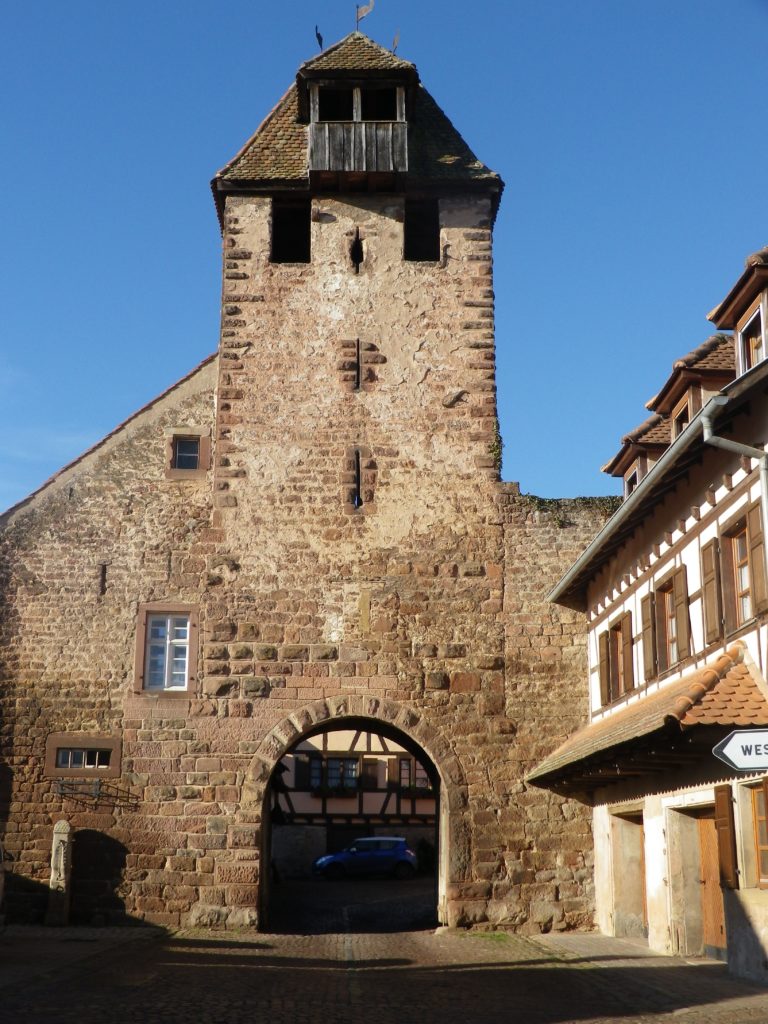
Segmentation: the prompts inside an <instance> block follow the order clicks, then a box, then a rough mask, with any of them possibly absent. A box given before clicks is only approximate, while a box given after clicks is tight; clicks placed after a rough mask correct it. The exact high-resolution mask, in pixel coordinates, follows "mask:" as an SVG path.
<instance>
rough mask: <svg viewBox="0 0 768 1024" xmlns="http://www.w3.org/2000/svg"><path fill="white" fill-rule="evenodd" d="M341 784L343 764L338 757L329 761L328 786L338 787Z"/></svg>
mask: <svg viewBox="0 0 768 1024" xmlns="http://www.w3.org/2000/svg"><path fill="white" fill-rule="evenodd" d="M340 784H341V762H340V761H339V759H338V758H337V757H331V758H329V759H328V785H329V786H332V787H334V788H335V787H337V786H339V785H340Z"/></svg>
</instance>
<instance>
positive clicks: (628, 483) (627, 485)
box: [624, 467, 640, 498]
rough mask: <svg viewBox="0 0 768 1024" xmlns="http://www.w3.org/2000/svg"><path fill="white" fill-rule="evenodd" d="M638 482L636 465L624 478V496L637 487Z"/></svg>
mask: <svg viewBox="0 0 768 1024" xmlns="http://www.w3.org/2000/svg"><path fill="white" fill-rule="evenodd" d="M639 483H640V474H639V472H638V470H637V467H635V469H633V470H632V472H631V473H630V474H629V475H628V476H626V477H625V478H624V497H625V498H628V497H629V496H630V494H631V493H632V492H633V491H634V490H636V489H637V485H638V484H639Z"/></svg>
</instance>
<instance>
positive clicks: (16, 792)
mask: <svg viewBox="0 0 768 1024" xmlns="http://www.w3.org/2000/svg"><path fill="white" fill-rule="evenodd" d="M213 190H214V196H215V199H216V204H217V208H218V211H219V215H220V220H221V225H222V232H223V256H224V268H223V304H222V326H221V340H220V346H219V351H218V353H217V355H215V356H214V357H211V358H210V359H209V360H206V361H205V362H204V363H203V364H202V365H201V366H200V367H198V368H197V369H196V370H194V371H193V372H192V373H190V374H189V375H188V376H187V377H185V378H183V379H182V380H181V381H180V382H179V383H178V384H177V385H175V386H174V387H173V388H171V389H169V391H167V392H166V393H165V394H164V395H161V396H160V397H159V398H158V399H157V400H156V401H154V402H152V403H150V405H149V406H147V407H146V408H145V409H143V410H141V411H140V412H138V413H137V414H136V415H135V416H134V417H132V418H131V419H130V420H129V421H127V423H125V424H123V425H122V426H121V427H119V428H117V430H116V431H114V432H113V433H112V434H111V435H109V436H108V437H107V438H105V439H104V441H102V442H100V443H99V444H98V445H96V446H95V447H94V448H93V449H92V450H91V451H89V452H87V453H85V454H84V455H83V456H82V457H81V458H80V459H78V460H76V461H75V462H74V463H72V464H71V465H70V466H68V467H65V468H64V469H63V470H62V471H61V472H60V473H59V474H57V475H56V476H55V477H54V478H53V479H52V480H51V481H49V482H48V483H47V484H45V485H44V486H43V487H42V488H41V489H40V490H39V491H37V492H35V493H34V494H33V495H31V496H30V497H29V498H27V499H25V501H24V502H22V503H20V504H19V505H18V506H16V507H15V508H14V509H11V510H9V512H7V513H6V514H5V515H4V516H3V517H1V518H0V528H1V531H2V532H1V533H0V541H1V542H2V549H1V551H2V559H3V561H2V566H1V568H2V575H1V577H0V579H1V582H2V585H3V601H4V614H3V617H2V620H0V628H2V631H3V641H4V643H3V647H2V648H0V700H2V707H1V708H0V712H1V714H2V729H1V730H0V820H2V819H5V820H6V829H5V838H6V849H8V850H9V851H10V852H11V853H12V855H13V856H14V859H15V862H16V863H17V864H19V865H23V874H24V877H27V878H30V879H34V880H45V879H47V878H48V874H49V865H48V864H47V862H46V857H47V856H48V851H49V850H50V846H51V834H52V829H53V825H54V824H55V822H56V821H59V820H62V819H66V820H68V821H69V822H70V823H71V825H72V827H73V835H74V840H73V841H74V850H75V857H74V864H75V872H74V874H75V878H74V882H73V903H72V907H73V914H74V916H75V918H76V919H77V918H78V917H79V919H81V920H88V919H90V917H89V915H92V914H94V913H95V914H97V915H100V916H101V917H102V918H104V917H106V918H107V919H108V920H112V919H118V918H119V917H120V915H122V914H128V915H129V916H132V917H137V918H140V919H147V920H152V921H157V922H159V923H163V924H169V925H177V924H198V925H212V926H240V925H243V924H258V925H260V926H264V924H265V922H266V921H267V917H266V914H267V910H268V895H269V894H268V892H267V889H268V881H269V874H270V872H269V870H265V865H267V864H268V863H269V857H270V849H271V846H270V819H271V816H270V808H271V806H272V804H271V796H272V791H271V785H272V781H271V780H272V779H273V778H274V777H275V773H276V769H277V766H278V764H279V762H280V760H281V758H282V757H283V756H284V755H285V754H286V753H287V752H289V751H290V750H291V749H292V747H294V746H295V745H296V744H297V743H299V742H301V741H303V740H304V739H307V738H310V737H316V736H318V735H320V734H323V733H325V732H328V731H330V730H333V729H339V728H342V727H343V728H346V729H349V728H356V729H361V730H367V731H372V732H376V733H378V734H379V735H382V736H385V737H390V738H392V739H393V740H394V741H395V742H397V743H398V744H400V745H401V746H402V747H404V748H405V749H406V750H408V751H411V752H412V753H413V754H414V756H417V757H418V758H419V759H420V760H421V761H422V763H424V764H425V765H426V766H427V770H428V772H429V776H430V779H431V781H432V783H433V785H434V786H435V788H436V789H437V790H438V791H439V806H440V813H439V817H440V828H439V856H438V862H439V863H438V894H437V900H436V903H437V912H438V916H439V919H440V920H441V921H443V922H445V923H449V924H471V923H474V922H490V923H492V924H498V925H501V926H508V927H522V928H525V929H527V930H530V931H534V932H535V931H539V930H548V929H549V928H550V927H559V928H564V927H574V926H577V925H578V924H580V923H582V922H584V921H588V920H589V913H590V896H589V883H588V861H589V852H588V848H589V846H590V840H589V833H588V824H587V819H586V815H585V814H583V813H581V812H580V811H579V810H578V809H577V808H575V807H574V806H573V805H568V804H566V803H565V802H564V801H563V800H562V799H560V798H559V797H556V796H553V795H551V794H547V793H541V792H536V791H529V790H528V789H527V787H526V785H525V782H524V775H525V772H526V770H528V769H529V768H530V767H532V766H533V765H534V764H535V763H536V762H537V761H538V760H540V759H541V757H542V756H543V755H544V754H545V753H547V752H548V751H549V750H551V749H552V748H553V747H554V746H556V744H557V742H558V741H559V740H561V739H562V738H563V737H564V736H565V735H566V734H567V733H568V732H569V731H571V730H572V729H573V727H574V726H575V725H576V724H577V723H578V721H579V717H580V716H581V715H582V714H583V712H584V710H585V708H584V701H583V695H581V693H580V689H579V683H580V677H581V673H582V670H583V633H584V629H583V624H582V623H581V622H580V619H579V617H578V616H577V615H576V614H575V613H572V612H569V611H567V610H564V609H553V608H551V607H550V606H548V605H547V603H546V600H545V594H546V592H547V589H548V588H549V587H550V586H551V585H552V584H553V583H554V582H555V580H556V579H557V578H558V576H559V574H560V572H561V570H562V569H563V568H564V567H565V566H566V565H567V564H568V563H569V562H570V561H571V560H572V559H573V557H574V556H575V555H576V554H577V553H578V551H579V550H580V549H581V547H582V546H583V544H584V542H585V541H586V540H587V539H588V538H589V537H590V536H591V534H592V533H593V532H594V530H595V528H596V526H597V525H598V524H599V522H600V519H601V518H602V513H601V509H600V508H597V509H596V508H594V507H592V506H590V504H589V503H588V502H583V501H582V502H580V503H579V502H575V503H567V502H560V503H556V504H555V506H554V507H550V505H549V504H548V503H547V502H543V501H539V500H538V499H529V498H525V497H521V496H520V495H519V493H518V489H517V487H516V486H515V485H511V484H508V485H505V484H502V483H500V482H499V479H498V475H499V455H500V451H499V448H500V442H499V435H498V427H497V419H496V404H495V377H494V334H493V282H492V264H491V231H492V225H493V221H494V217H495V213H496V209H497V206H498V202H499V198H500V195H501V190H502V183H501V180H500V179H499V177H498V176H497V175H496V174H494V173H493V172H491V171H490V170H488V168H487V167H485V166H484V165H483V164H482V163H481V162H480V161H478V160H477V159H476V158H475V156H474V155H473V154H472V152H471V151H470V150H469V149H468V147H467V145H466V144H465V143H464V141H463V140H462V139H461V137H460V136H459V134H458V133H457V132H456V130H455V129H454V128H453V126H452V125H451V124H450V122H449V121H448V119H447V118H446V116H445V115H444V114H443V112H442V111H441V110H440V108H439V107H438V106H437V104H436V103H435V101H434V100H433V99H432V98H431V96H430V95H429V94H428V93H427V92H426V90H425V89H424V88H423V87H422V85H421V84H420V82H419V77H418V74H417V72H416V68H415V67H414V66H413V65H412V64H410V63H408V62H407V61H404V60H401V59H400V58H398V57H396V56H394V55H393V54H392V53H390V52H389V51H387V50H384V49H382V48H381V47H379V46H378V45H376V44H375V43H373V42H372V41H371V40H370V39H368V38H366V37H365V36H363V35H362V34H360V33H357V32H356V33H354V34H352V35H350V36H348V37H347V38H345V39H343V40H342V41H341V42H340V43H338V44H336V45H335V46H332V47H330V48H329V49H327V50H325V51H324V52H323V53H321V54H320V56H318V57H316V58H315V59H313V60H311V61H309V62H307V63H306V64H304V65H302V67H301V68H300V69H299V72H298V75H297V78H296V82H295V84H294V85H292V86H291V88H290V89H289V90H288V92H287V93H286V94H285V96H284V97H283V98H282V99H281V100H280V102H279V103H278V104H277V106H276V107H275V109H274V110H273V111H272V113H271V114H269V115H268V117H267V118H266V119H265V121H264V122H263V123H262V124H261V126H260V127H259V129H258V130H257V131H256V133H255V135H253V137H252V138H251V139H250V140H249V141H248V142H247V143H246V145H245V146H244V147H243V149H242V150H241V151H240V152H239V153H238V154H237V156H236V157H235V158H234V159H233V160H231V161H230V162H229V163H228V164H227V165H226V166H225V167H224V168H223V170H222V171H220V172H219V173H218V174H217V175H216V177H215V178H214V181H213ZM86 833H87V835H86ZM78 837H80V838H78ZM86 839H87V843H88V844H89V845H88V846H87V847H86V846H85V845H84V844H85V843H86ZM78 842H79V843H80V847H79V848H80V849H81V850H83V849H86V848H88V849H92V850H93V851H95V852H94V858H95V859H94V863H98V864H99V865H102V866H103V865H106V867H105V868H104V870H105V872H106V874H105V877H104V878H103V879H102V880H101V881H100V882H99V884H98V885H96V884H95V883H94V880H93V878H92V877H91V876H89V878H88V883H87V885H85V884H83V883H82V882H80V883H78V881H77V870H78V869H77V865H78V863H80V864H82V863H84V861H83V858H82V856H81V857H80V858H79V859H78V853H77V851H78ZM78 885H80V888H79V889H78ZM11 888H12V887H11ZM39 899H40V895H39V892H33V890H32V889H31V888H29V887H28V888H27V889H24V890H23V891H22V890H21V889H19V890H18V891H17V892H16V893H15V894H14V893H13V892H12V891H10V890H9V908H10V909H13V908H15V909H13V913H12V914H11V916H12V917H13V916H14V915H15V916H16V917H17V918H18V917H23V916H26V917H27V919H35V917H36V916H38V917H39V916H40V914H41V910H40V908H39V907H38V902H37V901H39ZM11 904H13V908H11V907H10V905H11ZM24 907H26V910H25V911H24V909H23V908H24ZM22 911H23V912H22Z"/></svg>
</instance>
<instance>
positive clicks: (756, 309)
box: [736, 291, 768, 373]
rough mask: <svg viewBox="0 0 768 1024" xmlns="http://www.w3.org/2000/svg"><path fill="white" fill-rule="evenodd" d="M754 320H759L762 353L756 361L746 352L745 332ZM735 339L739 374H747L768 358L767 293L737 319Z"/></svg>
mask: <svg viewBox="0 0 768 1024" xmlns="http://www.w3.org/2000/svg"><path fill="white" fill-rule="evenodd" d="M756 319H757V320H759V324H760V332H759V333H760V338H761V342H762V351H763V355H762V358H761V359H757V360H755V359H754V358H753V356H752V353H751V352H750V351H748V349H747V343H748V339H747V338H746V333H747V330H748V329H749V327H750V326H751V325H752V324H753V323H754V322H755V320H756ZM736 337H737V346H736V347H737V356H738V363H739V372H740V373H747V371H748V370H751V369H752V368H753V367H754V366H757V365H759V363H762V362H764V361H765V360H766V358H768V291H765V292H763V293H762V294H761V295H759V296H758V297H757V298H756V299H755V300H754V302H752V303H751V304H750V306H749V308H748V309H747V310H746V312H745V313H744V315H743V316H741V317H740V318H739V321H738V323H737V325H736Z"/></svg>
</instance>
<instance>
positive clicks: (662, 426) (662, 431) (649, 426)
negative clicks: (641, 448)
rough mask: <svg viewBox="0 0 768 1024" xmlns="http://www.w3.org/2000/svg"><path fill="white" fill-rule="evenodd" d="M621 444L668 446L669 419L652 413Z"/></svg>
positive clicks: (626, 435)
mask: <svg viewBox="0 0 768 1024" xmlns="http://www.w3.org/2000/svg"><path fill="white" fill-rule="evenodd" d="M621 443H622V444H663V445H668V444H669V417H668V416H660V415H659V414H658V413H654V414H653V416H649V417H648V419H647V420H644V421H643V422H642V423H641V424H640V426H639V427H635V429H634V430H630V432H629V433H628V434H625V435H624V437H622V439H621Z"/></svg>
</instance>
